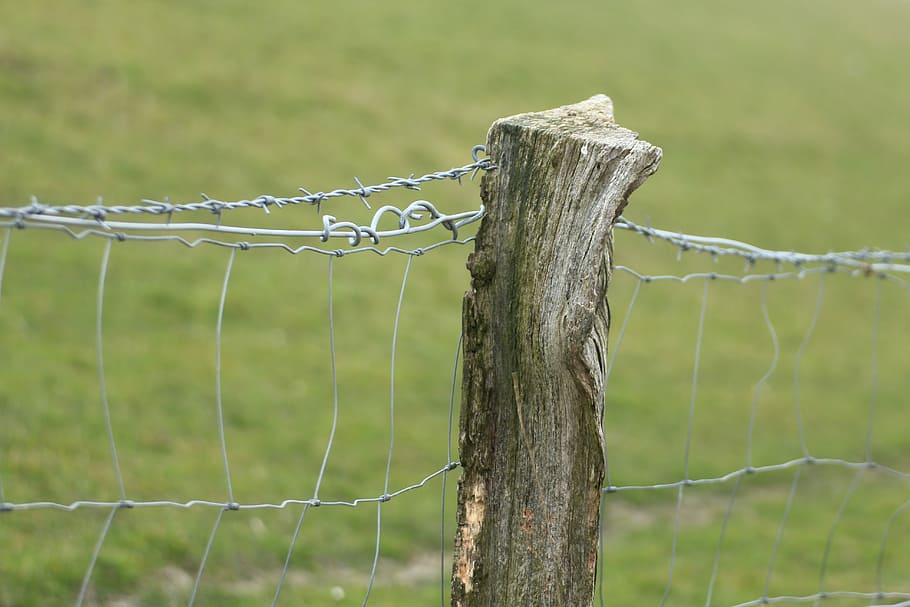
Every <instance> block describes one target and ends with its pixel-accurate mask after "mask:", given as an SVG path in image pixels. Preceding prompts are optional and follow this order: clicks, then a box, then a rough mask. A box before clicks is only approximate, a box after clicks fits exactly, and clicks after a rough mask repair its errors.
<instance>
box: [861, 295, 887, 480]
mask: <svg viewBox="0 0 910 607" xmlns="http://www.w3.org/2000/svg"><path fill="white" fill-rule="evenodd" d="M882 282H883V281H882V280H878V279H876V281H875V303H874V304H873V308H872V339H871V340H870V341H871V342H872V344H871V350H872V352H871V354H870V357H869V367H870V368H869V418H868V420H867V422H866V448H865V456H866V461H867V462H871V461H872V431H873V429H874V427H875V409H876V405H877V404H878V402H877V401H878V331H879V325H880V324H881V323H880V322H879V321H880V319H881V308H882Z"/></svg>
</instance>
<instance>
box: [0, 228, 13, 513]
mask: <svg viewBox="0 0 910 607" xmlns="http://www.w3.org/2000/svg"><path fill="white" fill-rule="evenodd" d="M12 230H13V229H12V228H11V227H8V228H6V235H5V236H4V237H3V246H2V247H0V302H2V301H3V274H4V271H5V269H6V256H7V254H8V253H9V241H10V238H11V237H12V233H13V232H12ZM5 502H6V499H5V498H4V497H3V475H2V474H0V505H2V504H4V503H5Z"/></svg>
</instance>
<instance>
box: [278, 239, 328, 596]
mask: <svg viewBox="0 0 910 607" xmlns="http://www.w3.org/2000/svg"><path fill="white" fill-rule="evenodd" d="M334 259H335V257H334V256H329V272H328V274H329V276H328V292H329V293H328V317H329V360H330V363H331V368H332V429H331V430H330V431H329V440H328V442H327V444H326V447H325V453H324V454H323V456H322V465H321V466H320V467H319V476H318V477H317V478H316V487H315V489H314V490H313V501H314V502H315V503H318V502H319V488H320V487H321V486H322V479H323V476H324V475H325V469H326V466H327V464H328V461H329V453H330V452H331V450H332V445H333V444H334V442H335V430H336V428H337V427H338V370H337V366H336V364H335V313H334V308H335V304H334V293H335V287H334V272H333V268H334V261H333V260H334ZM309 509H310V504H304V505H303V510H302V511H301V512H300V516H299V517H298V519H297V525H296V527H295V528H294V533H293V535H292V536H291V544H290V546H289V547H288V553H287V556H286V557H285V559H284V566H283V567H282V568H281V576H280V578H279V579H278V587H277V588H276V589H275V596H274V597H273V598H272V607H275V606H276V605H277V604H278V599H279V597H280V596H281V589H282V588H283V587H284V582H285V580H286V579H287V574H288V569H289V568H290V566H291V558H292V557H293V555H294V549H295V547H296V546H297V540H298V539H299V537H300V530H301V528H302V527H303V521H304V518H306V514H307V512H308V511H309Z"/></svg>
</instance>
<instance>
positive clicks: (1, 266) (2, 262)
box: [0, 228, 13, 301]
mask: <svg viewBox="0 0 910 607" xmlns="http://www.w3.org/2000/svg"><path fill="white" fill-rule="evenodd" d="M12 234H13V229H12V228H6V236H4V237H3V246H2V247H0V301H3V274H4V271H5V270H6V256H7V254H8V253H9V241H10V238H11V237H12Z"/></svg>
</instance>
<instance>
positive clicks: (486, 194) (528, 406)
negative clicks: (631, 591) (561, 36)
mask: <svg viewBox="0 0 910 607" xmlns="http://www.w3.org/2000/svg"><path fill="white" fill-rule="evenodd" d="M487 154H488V155H489V156H490V158H491V159H492V160H493V162H494V163H495V164H496V165H497V167H498V168H497V169H496V170H494V171H492V172H489V173H487V174H486V175H484V177H483V181H482V184H481V197H482V198H483V201H484V204H485V207H486V216H485V218H484V219H483V223H482V224H481V226H480V230H479V232H478V234H477V241H476V243H475V251H474V253H473V254H472V255H471V257H470V259H469V260H468V269H469V270H470V272H471V278H472V280H471V288H470V290H469V291H468V292H467V294H466V295H465V298H464V318H463V323H464V378H463V397H462V408H461V422H460V450H461V463H462V466H463V468H464V471H463V475H462V478H461V481H460V483H459V488H458V529H457V531H456V536H455V560H454V564H453V575H452V605H453V606H455V607H480V606H483V607H512V606H521V607H526V606H528V605H540V606H545V607H557V606H558V607H576V606H585V605H590V604H591V603H592V601H593V593H594V573H595V569H596V563H597V531H598V516H599V508H600V500H601V484H602V482H603V474H604V460H603V448H604V437H603V432H602V429H601V428H602V427H601V420H602V417H603V399H604V370H605V369H604V366H605V362H606V357H607V354H606V348H607V332H608V329H609V323H610V314H609V309H608V307H607V302H606V291H607V284H608V282H609V279H610V271H611V268H612V246H613V236H612V234H613V223H614V221H615V220H616V218H617V217H618V216H619V214H620V213H621V212H622V210H623V208H624V207H625V205H626V202H627V199H628V196H629V194H631V193H632V191H634V190H635V189H636V188H637V187H638V186H639V185H641V183H642V182H644V180H645V179H647V177H648V176H650V175H651V174H652V173H654V171H655V170H656V169H657V165H658V163H659V162H660V157H661V150H660V148H657V147H654V146H652V145H650V144H649V143H647V142H644V141H639V140H638V139H637V135H636V134H635V133H633V132H632V131H629V130H627V129H624V128H621V127H620V126H618V125H617V124H616V122H615V121H614V119H613V104H612V102H611V101H610V99H609V98H608V97H605V96H603V95H598V96H596V97H592V98H591V99H588V100H587V101H583V102H581V103H578V104H576V105H570V106H565V107H561V108H557V109H554V110H549V111H546V112H539V113H532V114H521V115H518V116H512V117H511V118H504V119H501V120H498V121H496V122H495V123H494V124H493V126H492V127H491V128H490V132H489V135H488V137H487Z"/></svg>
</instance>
